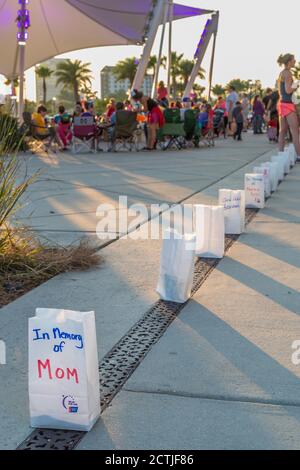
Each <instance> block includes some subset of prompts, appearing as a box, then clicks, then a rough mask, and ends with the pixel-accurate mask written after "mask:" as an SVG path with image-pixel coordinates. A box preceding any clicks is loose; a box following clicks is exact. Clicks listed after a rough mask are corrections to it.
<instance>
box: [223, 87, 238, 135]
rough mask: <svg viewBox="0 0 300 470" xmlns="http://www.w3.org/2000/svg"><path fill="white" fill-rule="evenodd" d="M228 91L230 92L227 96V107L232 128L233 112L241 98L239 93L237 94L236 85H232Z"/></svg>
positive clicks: (229, 123)
mask: <svg viewBox="0 0 300 470" xmlns="http://www.w3.org/2000/svg"><path fill="white" fill-rule="evenodd" d="M228 91H229V94H228V95H227V97H226V109H227V113H228V125H229V129H230V130H231V124H232V121H233V117H232V113H233V109H234V107H235V105H236V103H237V101H238V99H239V95H238V94H237V92H236V90H235V87H234V86H231V87H230V88H229V90H228Z"/></svg>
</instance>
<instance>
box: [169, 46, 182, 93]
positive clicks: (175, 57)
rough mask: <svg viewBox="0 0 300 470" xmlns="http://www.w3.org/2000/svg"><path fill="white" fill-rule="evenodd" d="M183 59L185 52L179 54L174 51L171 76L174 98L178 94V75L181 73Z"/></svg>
mask: <svg viewBox="0 0 300 470" xmlns="http://www.w3.org/2000/svg"><path fill="white" fill-rule="evenodd" d="M182 59H183V54H179V55H177V52H172V64H171V78H172V94H173V97H174V98H175V97H176V95H177V77H178V75H179V63H180V61H181V60H182Z"/></svg>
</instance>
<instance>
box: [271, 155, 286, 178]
mask: <svg viewBox="0 0 300 470" xmlns="http://www.w3.org/2000/svg"><path fill="white" fill-rule="evenodd" d="M271 162H275V163H277V164H278V167H277V171H278V174H277V176H278V182H280V181H283V180H284V170H285V159H284V157H282V156H281V155H273V157H271Z"/></svg>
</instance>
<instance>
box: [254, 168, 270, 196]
mask: <svg viewBox="0 0 300 470" xmlns="http://www.w3.org/2000/svg"><path fill="white" fill-rule="evenodd" d="M253 173H255V174H257V173H258V174H261V175H264V181H265V197H266V198H267V197H270V196H271V175H270V168H269V167H267V166H262V165H261V166H257V167H255V168H253Z"/></svg>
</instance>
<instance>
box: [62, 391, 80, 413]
mask: <svg viewBox="0 0 300 470" xmlns="http://www.w3.org/2000/svg"><path fill="white" fill-rule="evenodd" d="M62 405H63V407H64V409H65V410H67V412H68V413H78V404H77V403H76V400H75V398H74V397H72V396H71V395H67V396H63V400H62Z"/></svg>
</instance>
